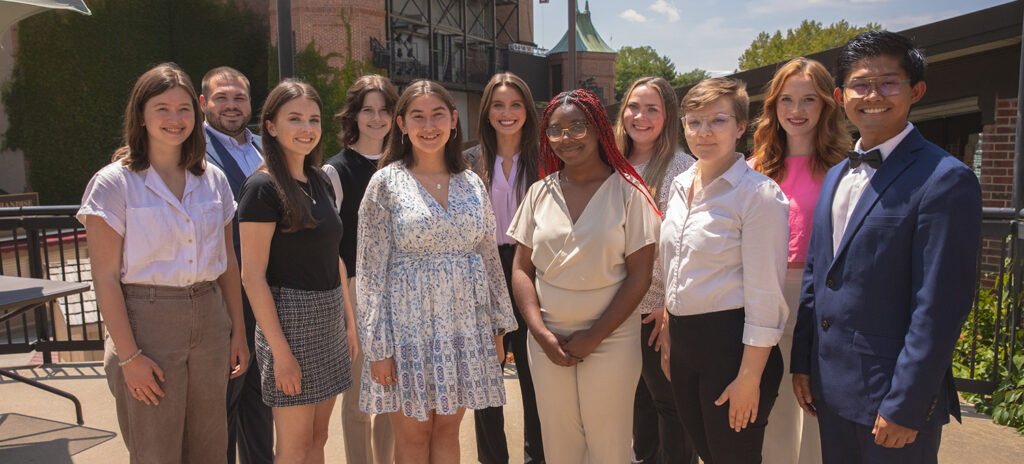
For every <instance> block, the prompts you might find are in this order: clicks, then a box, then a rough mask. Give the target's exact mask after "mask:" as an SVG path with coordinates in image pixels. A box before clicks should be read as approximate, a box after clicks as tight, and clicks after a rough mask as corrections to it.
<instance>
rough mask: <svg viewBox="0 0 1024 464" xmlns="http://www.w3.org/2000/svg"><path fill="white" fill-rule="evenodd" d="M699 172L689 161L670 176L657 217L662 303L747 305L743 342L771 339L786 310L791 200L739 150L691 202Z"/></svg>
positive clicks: (678, 307) (682, 308)
mask: <svg viewBox="0 0 1024 464" xmlns="http://www.w3.org/2000/svg"><path fill="white" fill-rule="evenodd" d="M696 173H697V167H696V165H694V166H693V167H691V168H690V169H688V170H686V172H684V173H682V174H680V175H679V176H678V177H676V179H675V180H674V181H672V187H671V190H670V192H669V200H668V208H667V209H666V213H667V214H666V215H665V217H664V219H663V221H662V224H661V240H660V242H659V249H660V250H659V254H660V258H661V263H662V267H663V269H664V271H665V305H666V307H667V308H668V311H669V313H671V314H673V315H676V316H689V315H697V314H706V313H712V312H717V311H725V310H730V309H736V308H744V313H745V318H746V319H745V322H744V327H743V340H742V341H743V343H744V344H746V345H751V346H761V347H769V346H774V345H775V344H777V343H778V342H779V339H780V338H781V337H782V332H783V329H784V328H785V326H786V317H787V316H788V315H789V309H788V308H787V306H786V300H785V298H783V296H782V287H783V283H784V280H785V277H786V258H787V256H788V253H789V202H788V201H787V200H786V196H785V195H784V194H783V193H782V189H780V188H779V186H778V184H776V183H775V181H773V180H771V179H770V178H769V177H767V176H765V175H764V174H761V173H759V172H757V171H755V170H753V169H751V168H750V167H749V166H747V163H746V162H745V161H744V160H743V155H742V154H740V153H737V154H736V161H735V162H734V163H733V165H732V167H730V168H729V169H728V170H727V171H725V173H724V174H722V175H721V176H719V177H718V178H716V179H715V180H713V181H711V183H710V184H708V185H705V186H704V188H702V189H701V190H700V191H699V192H696V193H694V195H693V201H692V204H689V205H688V204H687V201H686V199H687V197H688V195H689V192H690V189H691V188H692V186H693V178H694V176H695V175H696ZM744 271H746V272H744Z"/></svg>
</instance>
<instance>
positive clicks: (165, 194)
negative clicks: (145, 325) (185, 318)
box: [76, 161, 235, 287]
mask: <svg viewBox="0 0 1024 464" xmlns="http://www.w3.org/2000/svg"><path fill="white" fill-rule="evenodd" d="M234 214H235V202H234V198H233V197H232V195H231V187H230V186H229V185H228V180H227V178H226V177H224V173H222V172H221V171H220V170H218V169H209V168H207V169H206V172H205V173H204V174H203V175H202V176H195V175H193V174H192V173H189V172H187V171H186V174H185V193H184V194H183V195H182V197H181V201H178V199H177V198H176V197H175V196H174V194H173V193H171V190H170V189H169V188H167V184H165V183H164V181H163V179H162V178H161V177H160V175H159V174H157V172H156V171H155V170H153V169H151V168H150V169H145V170H143V171H140V172H132V171H131V170H129V169H128V166H124V165H122V164H121V162H120V161H115V162H113V163H110V164H108V165H107V166H105V167H104V168H103V169H100V170H99V172H97V173H96V174H95V175H93V177H92V180H90V181H89V185H88V186H86V187H85V194H83V195H82V206H81V208H80V209H79V210H78V214H77V215H76V217H77V218H78V220H79V221H81V222H82V224H85V218H86V216H99V217H101V218H103V220H104V221H106V223H107V224H108V225H110V227H111V228H113V229H114V231H115V232H117V233H118V234H119V235H121V237H123V238H124V240H123V242H122V248H121V252H122V259H121V282H123V283H126V284H148V285H166V286H172V287H185V286H188V285H192V284H195V283H198V282H206V281H211V280H216V279H217V278H218V277H220V275H221V274H223V273H224V271H225V270H227V252H226V249H225V244H224V226H226V225H228V224H230V223H231V219H232V218H233V217H234Z"/></svg>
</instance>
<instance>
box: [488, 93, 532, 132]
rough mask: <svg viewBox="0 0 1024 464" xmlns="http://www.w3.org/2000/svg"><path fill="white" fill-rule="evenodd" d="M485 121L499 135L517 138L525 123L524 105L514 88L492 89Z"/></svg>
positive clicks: (521, 97)
mask: <svg viewBox="0 0 1024 464" xmlns="http://www.w3.org/2000/svg"><path fill="white" fill-rule="evenodd" d="M487 120H488V122H490V123H491V127H493V128H494V131H495V132H497V133H498V134H500V135H513V136H518V135H519V132H520V131H522V130H523V124H525V123H526V104H525V103H524V102H523V96H522V95H520V94H519V91H518V90H516V89H515V88H514V87H510V86H507V85H502V86H499V87H497V88H495V89H494V93H493V94H492V95H491V106H490V108H488V110H487Z"/></svg>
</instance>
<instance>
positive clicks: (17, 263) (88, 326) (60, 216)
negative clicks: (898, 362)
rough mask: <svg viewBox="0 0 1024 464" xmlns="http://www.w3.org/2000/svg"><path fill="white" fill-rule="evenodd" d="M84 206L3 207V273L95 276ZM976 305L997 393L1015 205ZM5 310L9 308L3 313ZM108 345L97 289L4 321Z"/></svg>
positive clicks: (967, 361)
mask: <svg viewBox="0 0 1024 464" xmlns="http://www.w3.org/2000/svg"><path fill="white" fill-rule="evenodd" d="M77 210H78V207H77V206H35V207H21V208H0V258H2V259H0V274H3V275H13V276H25V277H36V278H48V279H56V280H68V281H77V282H91V281H92V276H91V272H90V269H91V267H90V265H89V260H88V247H87V246H86V243H85V230H84V228H83V227H82V225H81V224H80V223H79V222H78V221H77V220H76V219H75V217H74V214H75V212H76V211H77ZM983 220H984V222H983V227H982V236H983V239H984V240H983V242H984V243H987V244H988V245H987V246H983V247H982V249H981V252H980V253H979V254H978V268H979V273H978V279H977V281H976V282H975V287H976V291H975V302H974V308H973V309H972V311H971V314H970V316H969V317H968V323H967V324H966V325H965V326H964V332H963V333H962V336H961V342H959V343H958V349H957V351H958V354H957V356H958V358H959V359H958V361H959V362H960V365H961V366H965V367H964V368H962V369H959V370H960V372H958V375H959V376H960V377H959V378H957V379H956V381H957V388H958V389H959V390H960V391H964V392H971V393H982V394H988V393H991V392H992V391H993V390H994V389H995V388H996V386H997V385H998V383H999V379H1000V376H1001V375H1005V373H1006V372H1007V371H1010V372H1012V371H1013V369H1015V366H1014V364H1013V356H1014V355H1015V354H1024V350H1022V349H1021V348H1020V346H1021V344H1022V342H1021V340H1020V339H1019V335H1018V334H1019V333H1020V332H1021V328H1022V317H1021V305H1022V296H1024V279H1022V277H1024V221H1022V220H1021V218H1020V217H1019V216H1017V215H1016V214H1015V213H1014V211H1013V210H1012V209H1009V208H985V211H984V216H983ZM0 316H2V314H0ZM102 349H103V325H102V321H101V320H100V315H99V311H98V310H97V308H96V303H95V297H93V296H92V293H91V292H87V293H85V294H83V295H82V296H81V297H78V296H72V297H66V298H62V299H61V300H60V301H58V303H57V304H56V305H41V306H39V307H37V308H35V309H34V310H32V311H28V312H26V313H24V314H22V315H21V316H19V317H15V318H14V319H13V320H9V321H6V322H4V323H3V324H0V354H9V353H28V352H31V351H36V352H40V353H42V355H43V362H44V363H51V362H53V357H52V353H53V352H54V351H67V352H75V351H88V350H102Z"/></svg>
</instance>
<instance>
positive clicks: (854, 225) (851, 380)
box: [791, 31, 981, 464]
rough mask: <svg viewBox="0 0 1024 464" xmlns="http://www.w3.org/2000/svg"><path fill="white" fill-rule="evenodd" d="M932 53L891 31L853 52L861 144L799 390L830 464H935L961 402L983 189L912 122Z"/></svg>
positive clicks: (843, 92)
mask: <svg viewBox="0 0 1024 464" xmlns="http://www.w3.org/2000/svg"><path fill="white" fill-rule="evenodd" d="M924 70H925V58H924V55H923V54H922V53H921V51H920V50H917V49H915V48H914V45H913V43H912V42H911V41H910V40H908V39H907V38H905V37H903V36H900V35H898V34H895V33H892V32H886V31H872V32H865V33H863V34H860V35H858V36H857V37H855V38H853V39H852V40H850V42H848V43H847V44H846V45H844V46H843V48H842V51H841V53H840V56H839V59H838V61H837V65H836V85H837V88H836V89H835V98H836V100H837V101H838V102H839V104H840V105H842V106H843V107H844V109H845V111H846V115H847V117H848V118H849V120H850V122H852V123H853V125H855V126H856V127H857V129H858V130H859V131H860V135H861V138H860V140H858V141H857V144H856V147H855V150H851V151H850V155H849V159H847V160H844V161H843V162H841V163H839V164H838V165H836V166H835V167H834V168H832V169H831V170H829V172H828V174H827V175H826V177H825V180H824V184H823V186H822V190H821V196H820V197H819V201H818V204H817V207H816V209H815V211H814V226H813V231H812V233H811V243H810V248H809V252H808V255H807V265H806V268H805V269H804V282H803V290H802V294H801V297H800V308H799V313H798V316H797V324H796V329H795V333H794V340H793V351H792V353H793V354H792V363H791V366H792V367H791V370H792V372H793V374H794V375H793V391H794V393H795V394H796V396H797V401H798V402H799V403H800V405H801V406H802V407H803V408H804V410H805V411H807V413H808V414H810V415H812V416H816V417H817V418H818V422H819V428H820V432H821V448H822V456H823V460H824V462H825V463H890V462H891V463H899V464H912V463H935V462H936V461H937V455H938V449H939V440H940V437H941V431H942V426H943V425H944V424H945V423H947V422H949V416H950V414H952V415H953V416H954V417H956V418H957V420H959V419H960V406H959V402H958V399H957V393H956V388H955V387H954V385H953V374H952V370H951V363H952V352H953V346H954V343H955V341H956V339H957V337H958V336H959V333H960V326H961V324H963V321H964V319H965V318H966V317H967V314H968V313H969V312H970V308H971V300H972V297H973V286H974V279H975V272H976V271H975V259H976V254H977V251H978V243H979V237H980V234H981V188H980V186H979V184H978V178H977V176H975V175H974V173H973V172H972V171H971V170H970V169H968V168H967V166H965V165H964V164H963V163H962V162H960V161H959V160H957V159H956V158H954V157H952V156H950V154H949V153H946V152H945V151H944V150H942V149H941V148H939V147H937V146H935V145H934V144H932V143H930V142H928V141H927V140H925V139H924V138H923V137H922V136H921V134H920V132H918V131H917V129H916V128H914V126H913V124H910V123H909V122H908V121H907V114H908V113H909V112H910V106H911V105H912V104H914V103H916V102H917V101H919V100H920V99H921V97H922V96H924V93H925V88H926V86H925V82H924Z"/></svg>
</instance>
